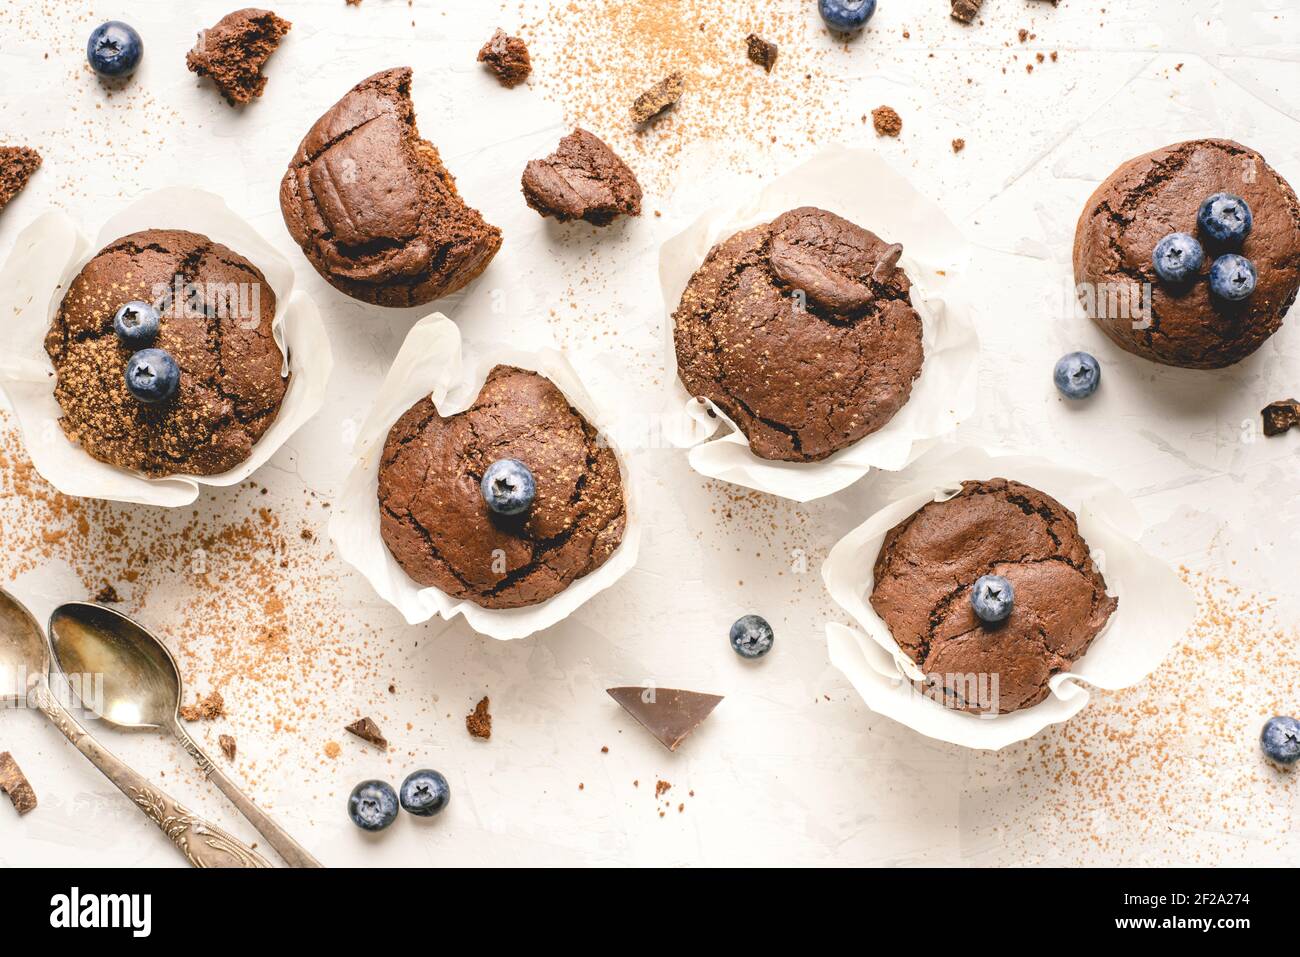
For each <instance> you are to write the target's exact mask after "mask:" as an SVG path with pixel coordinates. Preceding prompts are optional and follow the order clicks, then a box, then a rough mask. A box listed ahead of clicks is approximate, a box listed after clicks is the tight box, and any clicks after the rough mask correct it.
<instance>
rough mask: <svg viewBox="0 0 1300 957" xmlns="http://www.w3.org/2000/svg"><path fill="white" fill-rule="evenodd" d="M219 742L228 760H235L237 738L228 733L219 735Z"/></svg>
mask: <svg viewBox="0 0 1300 957" xmlns="http://www.w3.org/2000/svg"><path fill="white" fill-rule="evenodd" d="M217 744H219V745H221V753H222V754H224V755H225V756H226V760H227V761H233V760H235V739H234V738H232V737H231V736H230V735H228V734H223V735H219V736H218V737H217Z"/></svg>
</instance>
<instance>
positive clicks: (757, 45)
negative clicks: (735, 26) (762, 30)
mask: <svg viewBox="0 0 1300 957" xmlns="http://www.w3.org/2000/svg"><path fill="white" fill-rule="evenodd" d="M745 52H746V54H747V55H748V56H749V58H750V59H751V60H752V61H754V62H755V63H757V64H758V65H759V66H761V67H762V68H763V69H764V70H765V71H766V72H768V73H771V72H772V67H773V66H775V65H776V44H775V43H769V42H768V41H767V40H764V39H763V38H762V37H760V36H759V35H758V34H757V33H751V34H750V35H749V36H747V37H745Z"/></svg>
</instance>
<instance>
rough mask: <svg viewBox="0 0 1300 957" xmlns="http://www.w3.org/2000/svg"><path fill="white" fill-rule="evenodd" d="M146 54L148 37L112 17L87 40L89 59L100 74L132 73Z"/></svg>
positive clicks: (125, 74)
mask: <svg viewBox="0 0 1300 957" xmlns="http://www.w3.org/2000/svg"><path fill="white" fill-rule="evenodd" d="M142 56H144V41H143V40H141V39H140V34H138V33H136V32H135V30H134V29H133V28H132V27H129V26H127V25H126V24H125V23H122V22H121V21H120V20H109V21H108V22H107V23H101V24H100V25H99V26H97V27H95V31H94V32H93V33H92V34H91V35H90V40H89V42H88V43H87V44H86V59H88V60H89V61H90V68H91V69H92V70H94V71H95V72H96V73H98V74H99V75H100V76H107V77H119V76H130V75H131V74H132V73H134V72H135V68H136V67H137V66H139V64H140V57H142Z"/></svg>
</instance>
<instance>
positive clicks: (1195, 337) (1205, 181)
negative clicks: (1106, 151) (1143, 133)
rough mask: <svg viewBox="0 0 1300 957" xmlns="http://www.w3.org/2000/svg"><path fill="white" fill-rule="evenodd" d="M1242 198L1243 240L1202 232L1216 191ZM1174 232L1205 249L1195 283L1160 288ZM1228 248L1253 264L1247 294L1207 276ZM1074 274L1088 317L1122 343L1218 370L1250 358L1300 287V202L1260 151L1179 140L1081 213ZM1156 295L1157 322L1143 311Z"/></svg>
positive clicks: (1132, 164) (1147, 157) (1129, 166)
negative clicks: (1217, 287)
mask: <svg viewBox="0 0 1300 957" xmlns="http://www.w3.org/2000/svg"><path fill="white" fill-rule="evenodd" d="M1224 192H1226V193H1230V194H1233V195H1234V196H1239V197H1241V198H1242V199H1244V200H1245V201H1246V203H1247V205H1248V206H1249V208H1250V211H1251V214H1252V216H1253V220H1254V222H1253V225H1252V226H1251V228H1250V231H1249V232H1248V233H1247V234H1246V236H1245V238H1244V240H1242V241H1239V242H1235V243H1231V244H1227V245H1225V244H1223V243H1216V242H1215V241H1214V240H1213V239H1212V238H1211V237H1209V236H1207V235H1205V232H1204V231H1203V230H1201V229H1200V228H1198V222H1197V213H1198V211H1199V209H1200V207H1201V204H1202V203H1204V202H1205V200H1206V199H1208V198H1209V197H1211V196H1213V195H1215V194H1217V193H1224ZM1170 233H1186V234H1188V235H1190V236H1192V237H1194V238H1195V239H1196V240H1197V241H1198V242H1200V243H1201V244H1202V245H1203V247H1204V258H1203V261H1202V262H1201V264H1200V266H1199V269H1197V271H1196V273H1195V274H1194V275H1193V276H1192V277H1191V279H1190V280H1188V281H1186V282H1181V283H1177V284H1174V283H1169V282H1166V281H1162V280H1161V279H1160V278H1159V277H1158V276H1157V274H1156V271H1155V266H1154V264H1153V262H1152V255H1153V253H1154V251H1155V248H1156V244H1157V243H1159V242H1160V240H1161V239H1163V238H1164V237H1166V236H1168V235H1169V234H1170ZM1224 252H1233V253H1237V254H1240V255H1242V256H1245V257H1246V258H1247V259H1249V260H1251V262H1253V263H1254V265H1255V268H1256V271H1257V274H1258V280H1257V284H1256V286H1255V291H1254V292H1253V293H1251V294H1250V295H1249V296H1248V297H1247V298H1245V299H1241V300H1238V301H1232V300H1229V299H1225V298H1222V297H1220V296H1216V295H1214V293H1213V292H1212V291H1211V287H1210V283H1209V280H1208V276H1209V273H1210V267H1211V265H1212V264H1213V262H1214V261H1215V259H1216V258H1217V257H1218V256H1219V255H1221V254H1222V253H1224ZM1074 278H1075V282H1076V284H1078V286H1079V294H1080V297H1081V299H1082V300H1083V302H1084V307H1085V311H1086V312H1087V313H1088V315H1089V317H1090V318H1092V319H1093V320H1094V321H1095V322H1096V323H1097V324H1098V325H1099V326H1100V327H1101V328H1102V330H1103V331H1105V333H1106V335H1108V336H1109V337H1110V338H1111V339H1112V340H1114V341H1115V343H1116V344H1117V345H1119V346H1120V347H1121V348H1123V349H1125V350H1127V351H1129V352H1132V353H1133V354H1134V355H1139V356H1142V357H1143V358H1146V359H1151V360H1153V361H1155V362H1160V363H1164V364H1165V365H1173V366H1182V367H1184V368H1189V369H1219V368H1223V367H1224V366H1229V365H1232V364H1233V363H1235V362H1240V361H1241V360H1242V359H1244V358H1245V357H1246V356H1248V355H1250V354H1251V353H1252V352H1254V351H1255V350H1256V349H1258V348H1259V347H1260V346H1261V345H1263V343H1264V340H1266V339H1267V338H1268V337H1269V336H1271V335H1272V334H1273V333H1274V332H1276V331H1277V329H1278V327H1279V326H1281V324H1282V318H1283V316H1285V315H1286V311H1287V310H1288V309H1289V308H1290V307H1291V304H1292V303H1293V302H1294V301H1295V298H1296V290H1297V289H1300V202H1297V200H1296V194H1295V191H1294V190H1292V188H1291V187H1290V185H1288V184H1287V182H1286V180H1284V179H1282V177H1281V176H1279V175H1278V174H1277V172H1276V171H1275V170H1274V169H1273V168H1272V167H1271V166H1269V165H1268V163H1266V162H1264V158H1263V157H1262V156H1260V155H1259V154H1258V153H1256V152H1255V151H1254V150H1252V149H1249V148H1247V147H1245V146H1242V145H1241V144H1240V143H1234V142H1232V141H1231V140H1219V139H1205V140H1190V141H1188V142H1184V143H1175V144H1174V145H1172V146H1166V147H1165V148H1163V149H1159V150H1155V151H1154V152H1151V153H1146V154H1144V155H1142V156H1138V157H1136V158H1135V159H1131V160H1129V161H1128V162H1127V163H1125V164H1124V165H1122V166H1121V167H1120V168H1119V169H1117V170H1116V171H1115V172H1114V173H1112V174H1111V176H1110V177H1109V178H1108V179H1107V180H1106V181H1105V182H1104V183H1102V184H1101V185H1100V186H1099V187H1097V190H1096V192H1094V193H1093V194H1092V196H1091V197H1090V198H1089V200H1088V202H1087V204H1086V205H1085V206H1084V208H1083V214H1082V215H1081V216H1080V217H1079V225H1078V228H1077V229H1076V231H1075V237H1074ZM1148 290H1149V297H1150V317H1149V319H1148V317H1146V316H1145V314H1144V313H1139V312H1138V311H1137V310H1138V309H1139V308H1140V307H1141V306H1142V302H1143V301H1144V299H1145V297H1146V296H1147V291H1148Z"/></svg>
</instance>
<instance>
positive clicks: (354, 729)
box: [343, 718, 388, 751]
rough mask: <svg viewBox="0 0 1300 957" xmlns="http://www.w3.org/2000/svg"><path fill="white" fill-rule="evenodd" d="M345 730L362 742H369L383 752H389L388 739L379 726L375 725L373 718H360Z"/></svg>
mask: <svg viewBox="0 0 1300 957" xmlns="http://www.w3.org/2000/svg"><path fill="white" fill-rule="evenodd" d="M343 730H344V731H346V732H348V733H349V734H355V735H356V736H357V737H358V738H360V739H361V740H362V741H369V742H370V743H371V744H373V745H374V746H375V747H377V748H379V749H380V750H381V751H387V750H388V739H387V738H385V737H384V732H382V731H380V730H379V725H377V724H375V722H374V719H373V718H358V719H357V720H356V721H353V722H352V723H351V724H350V725H348V726H347V727H346V728H344V729H343Z"/></svg>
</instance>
